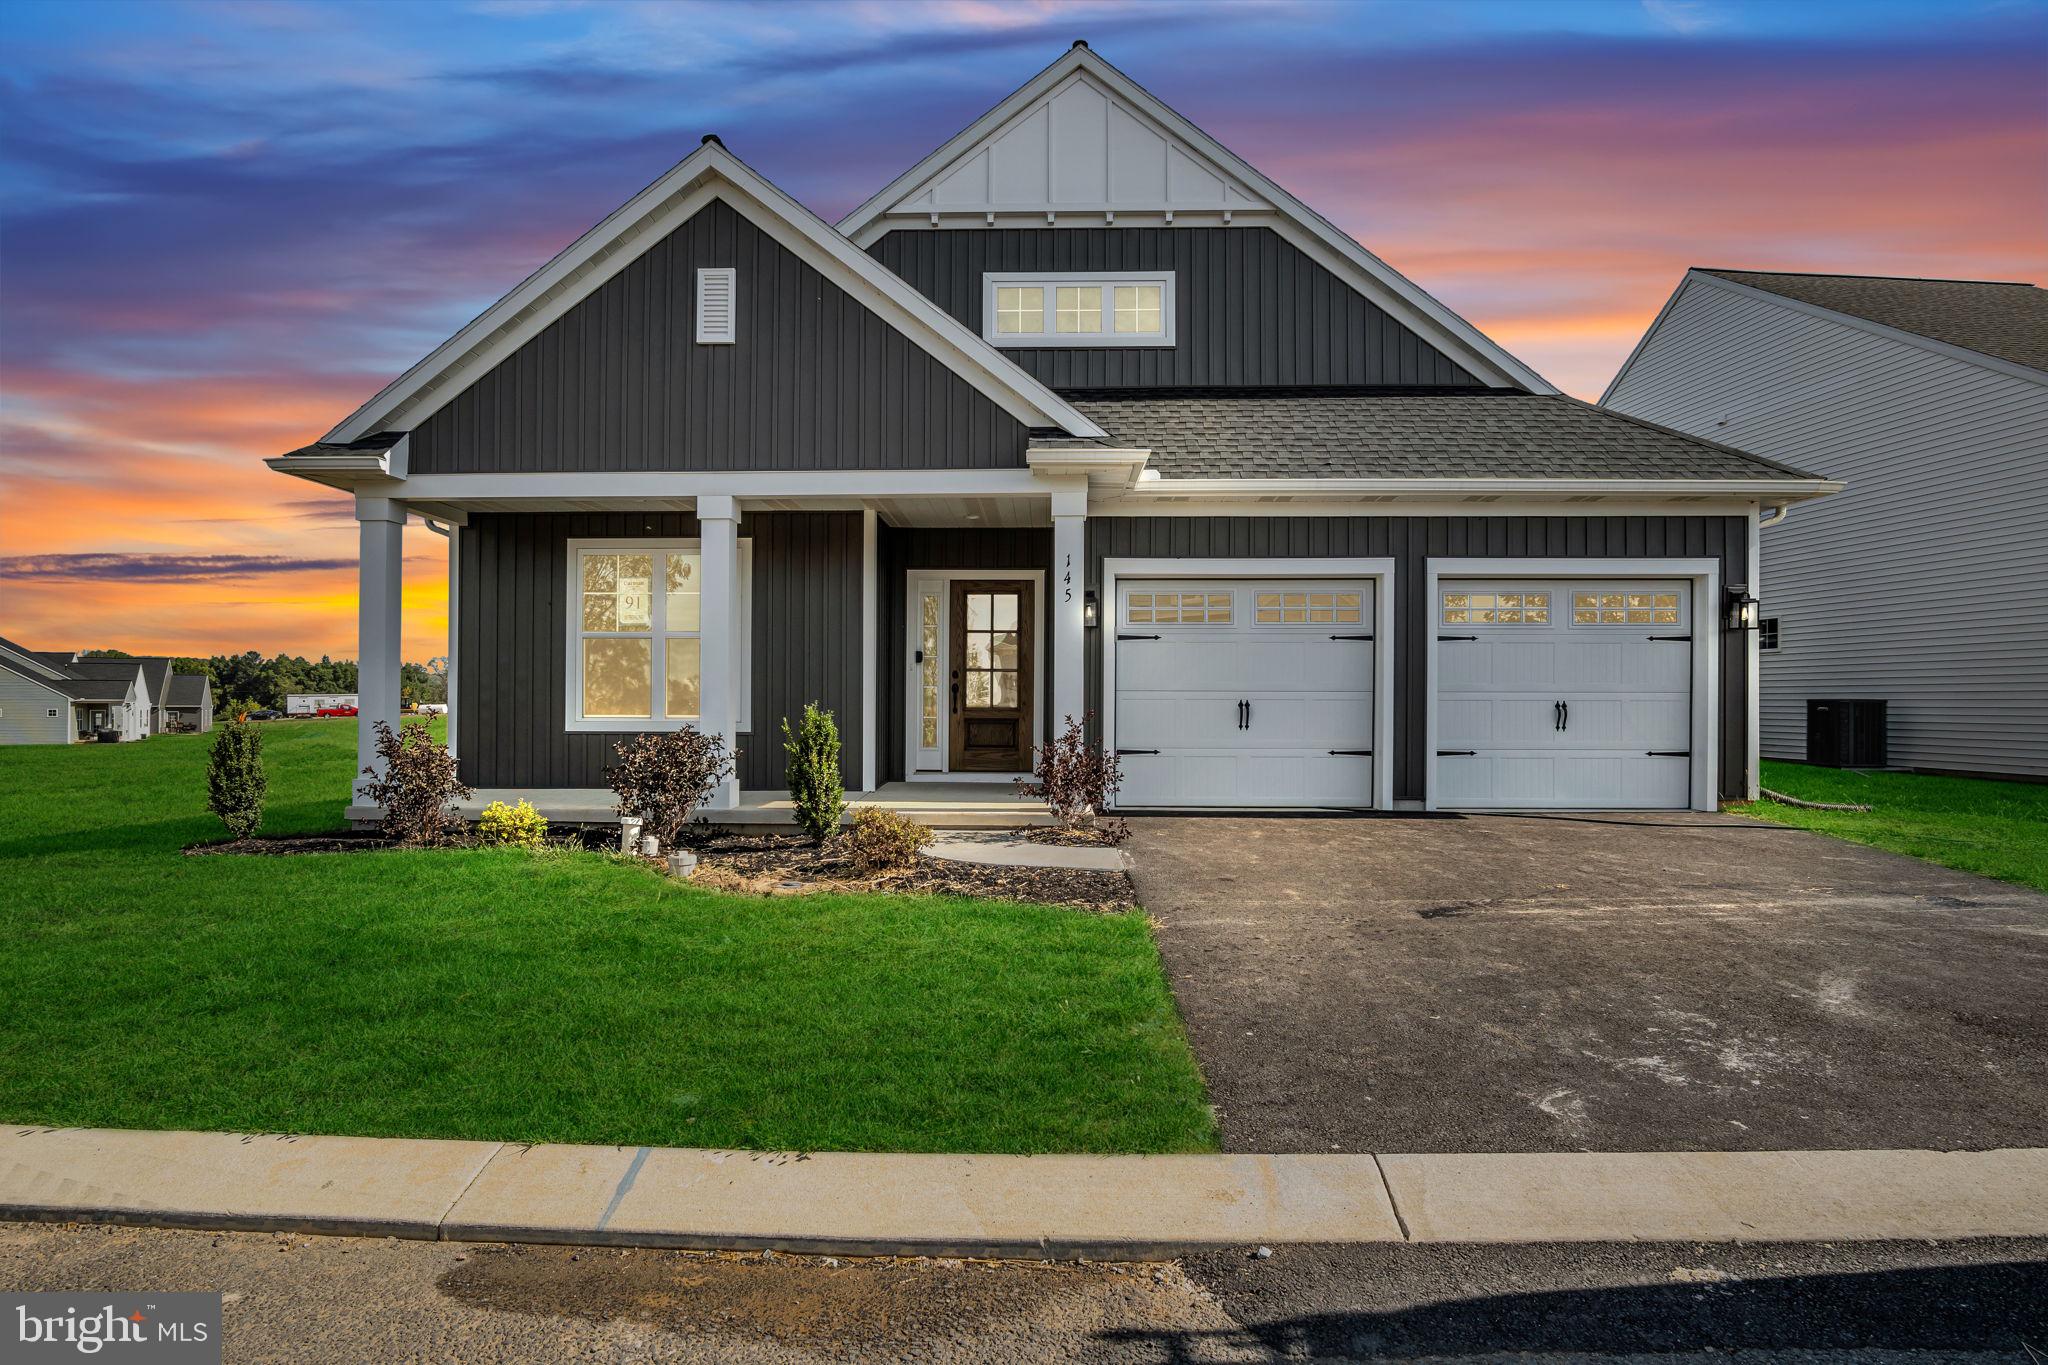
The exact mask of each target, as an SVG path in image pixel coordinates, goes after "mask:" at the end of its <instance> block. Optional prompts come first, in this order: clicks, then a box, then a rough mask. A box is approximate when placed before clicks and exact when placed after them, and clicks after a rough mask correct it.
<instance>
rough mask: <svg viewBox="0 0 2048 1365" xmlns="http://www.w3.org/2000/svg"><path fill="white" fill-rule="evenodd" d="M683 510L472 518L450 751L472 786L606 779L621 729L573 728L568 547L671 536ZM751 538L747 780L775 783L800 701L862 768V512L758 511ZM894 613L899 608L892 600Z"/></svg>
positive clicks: (683, 518)
mask: <svg viewBox="0 0 2048 1365" xmlns="http://www.w3.org/2000/svg"><path fill="white" fill-rule="evenodd" d="M696 534H697V520H696V518H695V517H693V516H690V515H688V514H687V513H677V512H658V513H637V512H602V513H560V514H558V513H547V514H516V515H515V514H500V513H479V514H477V515H475V516H473V517H472V518H471V520H470V523H469V525H468V526H467V527H466V528H465V529H464V530H463V532H462V539H461V555H462V563H461V577H460V595H461V600H460V603H459V606H458V612H457V627H456V629H457V648H458V649H459V651H460V653H459V656H458V657H459V659H460V661H461V662H460V665H459V667H458V670H457V682H456V688H457V700H456V706H457V716H458V719H457V725H458V727H459V728H458V733H457V750H458V761H459V763H460V766H461V770H462V780H463V781H465V782H467V783H469V785H471V786H472V787H519V788H528V789H531V788H536V787H603V786H605V785H606V783H605V776H604V774H605V769H606V768H607V767H608V766H610V765H611V763H612V762H614V757H613V746H615V745H616V744H617V743H618V742H619V741H620V740H621V739H624V738H626V737H627V735H626V734H623V733H589V732H584V731H575V732H571V731H569V730H568V729H566V728H565V725H564V716H565V715H566V714H567V713H566V709H565V708H566V704H567V688H568V658H567V650H568V604H567V602H566V600H565V599H566V597H567V595H568V591H569V588H568V575H569V559H568V544H569V541H571V540H572V539H573V540H587V539H630V538H644V539H679V538H689V537H693V536H695V535H696ZM740 535H741V536H743V537H746V538H749V539H751V540H752V542H753V565H754V580H753V617H752V631H753V671H754V676H753V715H752V721H753V731H752V733H751V734H743V735H741V736H740V737H739V748H740V760H739V777H740V784H741V786H743V787H747V788H751V789H754V790H767V789H774V788H779V787H781V786H783V785H784V782H783V753H782V740H781V723H780V722H781V720H782V718H783V717H784V716H792V717H793V716H796V715H798V714H800V713H801V712H802V710H803V705H804V703H805V702H807V701H815V702H818V703H819V704H820V705H822V706H824V707H826V708H827V709H829V710H831V711H833V712H834V713H835V714H836V715H837V717H838V720H839V736H840V742H841V745H842V749H841V755H840V765H841V772H842V773H843V774H844V776H845V777H846V779H847V780H848V782H849V783H851V784H852V785H854V786H858V785H859V781H860V771H861V726H860V706H861V687H860V660H861V619H860V596H861V586H860V585H861V532H860V514H859V513H858V512H759V513H752V514H749V515H748V516H746V517H745V518H744V519H743V520H742V521H741V523H740ZM898 610H899V612H900V610H901V608H900V607H899V608H898Z"/></svg>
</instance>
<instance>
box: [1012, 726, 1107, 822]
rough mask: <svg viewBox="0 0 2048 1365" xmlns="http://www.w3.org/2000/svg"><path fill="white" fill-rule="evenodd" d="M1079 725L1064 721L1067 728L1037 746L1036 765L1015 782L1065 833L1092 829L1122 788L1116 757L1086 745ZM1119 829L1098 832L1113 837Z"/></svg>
mask: <svg viewBox="0 0 2048 1365" xmlns="http://www.w3.org/2000/svg"><path fill="white" fill-rule="evenodd" d="M1082 726H1083V721H1079V720H1075V719H1074V718H1073V717H1072V716H1068V717H1067V728H1066V729H1065V731H1063V732H1062V733H1061V734H1060V736H1059V738H1057V739H1055V740H1054V741H1053V742H1052V743H1050V744H1045V745H1041V746H1039V749H1038V761H1037V762H1036V763H1035V764H1034V765H1033V767H1032V769H1031V773H1032V775H1031V776H1030V777H1028V778H1023V777H1020V778H1018V779H1017V787H1018V790H1020V791H1021V792H1023V794H1024V795H1026V796H1029V797H1035V798H1036V799H1038V800H1040V801H1043V802H1045V804H1046V808H1047V809H1048V810H1050V811H1051V812H1052V815H1053V818H1054V819H1055V820H1058V821H1059V822H1060V825H1061V826H1062V827H1063V828H1065V829H1070V830H1087V829H1096V828H1097V826H1096V817H1097V816H1098V815H1100V814H1101V813H1102V809H1103V807H1105V806H1107V805H1108V804H1109V798H1110V797H1111V796H1113V795H1115V794H1116V790H1117V788H1118V787H1121V786H1122V785H1123V781H1124V775H1123V772H1122V770H1121V769H1119V768H1118V767H1117V762H1116V755H1115V754H1109V753H1104V752H1103V751H1102V746H1101V745H1099V744H1090V743H1089V742H1088V737H1087V734H1086V732H1085V731H1084V730H1083V728H1082ZM1121 828H1122V827H1121V826H1116V827H1114V828H1109V827H1105V828H1102V829H1100V830H1098V832H1101V833H1109V834H1116V833H1120V832H1121Z"/></svg>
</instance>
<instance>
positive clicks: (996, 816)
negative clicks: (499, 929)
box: [348, 782, 1052, 829]
mask: <svg viewBox="0 0 2048 1365" xmlns="http://www.w3.org/2000/svg"><path fill="white" fill-rule="evenodd" d="M846 800H847V805H848V807H849V811H850V809H851V808H852V807H854V806H880V807H882V808H883V809H885V810H893V811H895V812H897V813H898V814H899V815H907V816H909V817H910V818H911V819H913V820H916V821H918V822H919V823H921V824H925V825H929V826H930V827H931V828H933V829H1016V828H1018V827H1019V826H1024V825H1050V824H1051V823H1052V816H1051V814H1050V813H1048V812H1047V810H1046V808H1045V803H1044V802H1042V801H1034V800H1032V799H1030V798H1029V797H1025V796H1021V795H1019V794H1018V792H1017V788H1016V787H1015V786H1014V785H1013V784H1011V783H1008V782H887V783H884V784H883V785H882V786H880V787H879V788H877V789H876V790H874V791H871V792H848V793H847V794H846ZM493 801H503V802H504V803H505V804H507V805H512V804H514V803H516V802H519V801H528V802H531V803H532V804H533V808H534V809H535V810H537V811H539V812H540V813H541V814H542V815H544V816H546V817H547V819H548V821H549V823H551V824H557V825H615V824H617V823H618V821H619V809H618V799H617V798H616V797H615V796H613V795H612V793H611V791H610V790H609V789H607V788H603V787H548V788H529V789H526V790H519V789H515V788H510V787H486V788H479V789H477V791H476V792H475V794H474V795H472V796H471V797H470V798H469V799H468V800H467V801H461V802H458V803H457V804H456V809H457V810H458V811H460V812H461V814H462V817H463V818H464V819H465V820H475V819H476V818H477V817H478V816H479V815H481V814H483V811H484V807H486V806H488V805H490V804H491V803H492V802H493ZM793 810H794V807H793V806H792V805H791V804H790V799H789V793H788V792H786V791H742V792H741V793H740V797H739V803H738V804H737V805H735V806H732V807H729V808H727V809H723V810H706V811H704V812H703V814H704V817H705V818H706V819H708V820H710V821H711V822H712V823H713V824H718V825H745V826H757V827H767V826H777V825H792V824H794V823H795V822H796V821H795V816H794V814H793ZM379 813H380V812H379V811H378V809H377V808H376V807H375V806H371V805H365V804H363V803H360V802H358V803H357V804H355V805H351V806H350V807H349V811H348V818H349V819H350V821H351V822H354V823H358V824H370V823H374V822H375V821H376V820H377V818H378V816H379Z"/></svg>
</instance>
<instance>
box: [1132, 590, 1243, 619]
mask: <svg viewBox="0 0 2048 1365" xmlns="http://www.w3.org/2000/svg"><path fill="white" fill-rule="evenodd" d="M1236 599H1237V594H1235V593H1233V592H1216V591H1202V592H1133V593H1131V594H1130V595H1128V596H1127V597H1126V598H1125V599H1124V620H1125V621H1126V622H1127V623H1128V624H1130V625H1134V626H1159V625H1166V626H1175V625H1180V626H1200V625H1214V626H1227V625H1229V624H1230V623H1231V621H1232V619H1233V618H1234V615H1235V610H1236Z"/></svg>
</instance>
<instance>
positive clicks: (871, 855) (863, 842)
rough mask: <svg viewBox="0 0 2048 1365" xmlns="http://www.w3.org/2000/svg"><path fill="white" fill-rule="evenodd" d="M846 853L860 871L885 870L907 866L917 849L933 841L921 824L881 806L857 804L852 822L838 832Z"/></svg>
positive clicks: (915, 859) (927, 829) (928, 831)
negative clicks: (842, 831)
mask: <svg viewBox="0 0 2048 1365" xmlns="http://www.w3.org/2000/svg"><path fill="white" fill-rule="evenodd" d="M839 838H840V842H841V845H842V846H843V847H844V848H845V850H846V856H847V857H849V858H851V859H852V860H853V865H854V866H855V867H857V868H859V869H860V870H861V871H862V872H870V873H872V872H887V871H891V870H893V869H895V868H900V867H909V866H910V865H911V864H912V863H915V862H916V861H917V851H918V850H919V849H921V848H923V847H924V846H925V845H926V844H928V843H930V842H931V841H932V832H931V830H930V829H929V828H927V827H926V826H924V825H920V824H919V823H918V822H917V821H915V820H913V819H911V818H910V817H909V816H907V815H901V814H898V813H897V812H895V811H893V810H884V809H882V808H881V807H880V806H856V807H854V811H853V823H852V824H851V825H849V826H847V828H846V831H845V833H843V834H841V835H840V836H839Z"/></svg>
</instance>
